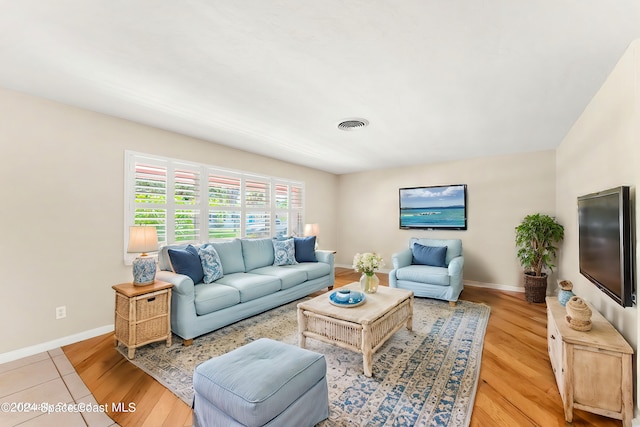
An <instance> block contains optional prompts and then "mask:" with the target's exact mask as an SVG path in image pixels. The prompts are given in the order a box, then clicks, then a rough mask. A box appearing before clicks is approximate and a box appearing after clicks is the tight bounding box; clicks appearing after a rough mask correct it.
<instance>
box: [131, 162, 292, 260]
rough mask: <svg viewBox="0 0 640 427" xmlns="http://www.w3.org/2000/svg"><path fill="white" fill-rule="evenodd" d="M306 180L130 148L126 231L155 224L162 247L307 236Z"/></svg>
mask: <svg viewBox="0 0 640 427" xmlns="http://www.w3.org/2000/svg"><path fill="white" fill-rule="evenodd" d="M303 191H304V184H303V183H297V182H293V181H289V180H286V179H277V178H273V177H264V176H257V175H254V174H248V173H244V172H239V171H230V170H226V169H222V168H218V167H212V166H207V165H202V164H197V163H190V162H186V161H181V160H174V159H170V158H164V157H159V156H153V155H150V154H142V153H134V152H130V151H127V152H125V221H124V225H125V227H124V228H125V230H124V238H125V239H124V240H125V242H124V253H125V255H124V259H125V263H130V262H131V260H132V259H133V257H134V255H132V254H128V253H127V243H128V242H127V241H126V240H127V238H128V236H129V227H130V226H132V225H147V226H154V227H156V229H157V231H158V241H159V244H160V246H165V245H170V244H175V243H181V244H184V243H201V242H206V241H211V240H214V239H228V238H239V237H271V236H292V235H302V230H303V222H304V220H303V207H304V202H303Z"/></svg>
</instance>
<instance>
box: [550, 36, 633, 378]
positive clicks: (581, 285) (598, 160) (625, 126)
mask: <svg viewBox="0 0 640 427" xmlns="http://www.w3.org/2000/svg"><path fill="white" fill-rule="evenodd" d="M638 76H640V41H635V42H634V43H633V44H632V45H631V46H630V47H629V49H628V50H627V51H626V52H625V54H624V55H623V57H622V58H621V59H620V61H619V62H618V64H617V65H616V67H615V68H614V70H613V71H612V72H611V74H610V75H609V77H608V78H607V80H606V82H605V83H604V84H603V86H602V88H601V89H600V90H599V91H598V92H597V93H596V94H595V96H594V97H593V99H592V100H591V102H590V103H589V105H588V106H587V107H586V108H585V110H584V112H583V114H582V115H581V116H580V118H579V119H578V120H577V121H576V123H575V124H574V126H573V127H572V128H571V130H570V131H569V133H568V134H567V136H566V137H565V139H564V140H563V141H562V143H561V144H560V146H559V147H558V149H557V155H556V158H557V160H556V162H557V172H556V174H557V185H556V188H557V190H556V198H557V200H556V205H557V214H558V218H559V219H560V220H561V221H563V222H564V223H565V224H566V235H567V236H566V239H565V242H564V245H563V247H562V253H563V257H562V263H561V264H560V274H561V275H562V277H563V278H565V279H569V280H571V281H572V282H573V284H574V292H575V293H576V294H577V295H579V296H581V297H583V298H585V299H586V300H587V301H589V302H590V303H591V304H592V305H593V306H594V307H595V308H596V309H597V310H598V311H600V312H601V313H602V314H603V315H604V316H605V317H606V318H607V319H608V320H609V321H610V322H611V323H612V324H613V325H614V326H615V327H616V328H617V329H618V330H619V331H620V332H621V333H622V335H624V337H625V338H626V339H627V341H628V342H629V343H630V344H631V345H632V347H633V348H634V349H636V350H637V348H638V342H639V341H640V338H639V337H638V332H639V331H640V328H639V326H638V321H639V319H638V310H637V307H628V308H622V307H620V306H619V305H617V304H616V303H614V302H613V300H611V299H610V298H608V297H607V296H606V295H604V294H603V293H602V292H600V291H599V290H598V289H597V288H596V287H595V286H594V285H593V284H591V282H589V281H588V280H587V279H586V278H584V277H583V276H582V275H581V274H580V272H579V267H578V235H577V234H578V223H577V205H576V199H577V197H578V196H580V195H583V194H588V193H592V192H596V191H601V190H606V189H608V188H612V187H617V186H620V185H629V186H631V193H632V198H633V199H635V203H634V204H635V224H636V236H637V234H638V232H637V225H638V224H640V221H639V216H638V205H637V203H638V198H637V196H638V185H639V184H640V171H639V167H640V109H639V102H640V89H639V87H638V85H639V84H640V81H639V80H638ZM635 251H636V270H635V272H636V287H637V285H638V280H637V278H638V277H639V276H638V265H639V263H638V259H639V258H638V256H639V255H640V251H639V250H638V247H637V244H636V248H635ZM634 372H636V369H634ZM638 387H640V384H639V385H638Z"/></svg>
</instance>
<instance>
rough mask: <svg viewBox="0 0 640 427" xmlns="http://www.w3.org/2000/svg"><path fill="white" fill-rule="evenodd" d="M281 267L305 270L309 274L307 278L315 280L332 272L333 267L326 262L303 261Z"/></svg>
mask: <svg viewBox="0 0 640 427" xmlns="http://www.w3.org/2000/svg"><path fill="white" fill-rule="evenodd" d="M280 268H286V269H291V270H297V271H304V272H305V274H306V275H307V280H313V279H317V278H319V277H322V276H326V275H327V274H331V267H330V266H329V264H327V263H324V262H301V263H299V264H296V265H283V266H282V267H280Z"/></svg>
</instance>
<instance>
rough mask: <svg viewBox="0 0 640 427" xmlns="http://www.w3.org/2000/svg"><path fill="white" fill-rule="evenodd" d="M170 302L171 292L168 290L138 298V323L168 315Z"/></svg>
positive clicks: (136, 302)
mask: <svg viewBox="0 0 640 427" xmlns="http://www.w3.org/2000/svg"><path fill="white" fill-rule="evenodd" d="M168 300H169V292H168V291H166V290H164V291H158V292H153V293H151V294H146V295H141V296H139V297H137V298H136V301H135V304H136V318H137V321H138V322H140V321H143V320H146V319H152V318H154V317H157V316H162V315H165V314H167V307H168Z"/></svg>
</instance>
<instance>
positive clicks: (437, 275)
mask: <svg viewBox="0 0 640 427" xmlns="http://www.w3.org/2000/svg"><path fill="white" fill-rule="evenodd" d="M416 244H417V245H419V246H416ZM425 247H426V248H427V249H425ZM441 247H446V253H445V255H444V256H443V258H442V259H441V262H431V264H440V265H425V264H421V263H419V262H420V261H423V262H424V258H423V256H421V254H424V253H425V251H427V253H428V251H430V250H431V249H432V248H441ZM416 251H419V252H417V253H416ZM420 251H422V252H421V253H420ZM438 253H439V254H440V255H442V251H438ZM416 256H417V258H418V259H417V258H416ZM427 258H429V256H427ZM431 259H432V258H431ZM392 260H393V270H391V271H390V272H389V287H392V288H400V289H408V290H411V291H413V293H414V295H415V296H417V297H426V298H435V299H440V300H445V301H449V303H450V304H451V305H452V306H454V305H455V303H456V301H458V297H459V296H460V293H461V292H462V288H463V282H462V267H463V266H464V257H463V256H462V241H461V240H459V239H418V238H415V237H413V238H411V239H410V240H409V248H408V249H405V250H403V251H401V252H398V253H395V254H393V256H392ZM427 262H429V261H427Z"/></svg>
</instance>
